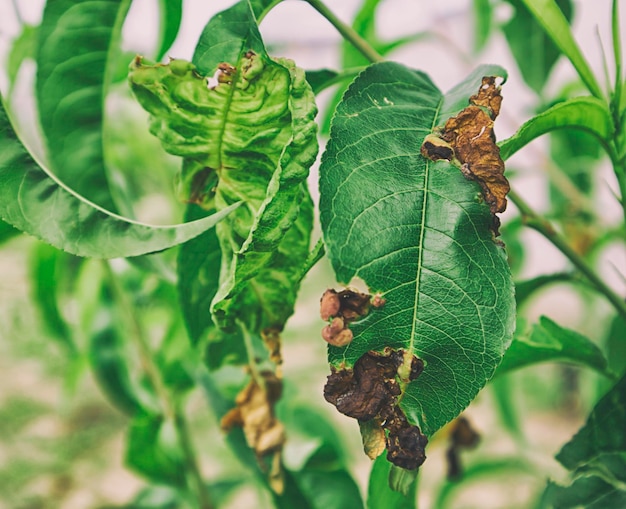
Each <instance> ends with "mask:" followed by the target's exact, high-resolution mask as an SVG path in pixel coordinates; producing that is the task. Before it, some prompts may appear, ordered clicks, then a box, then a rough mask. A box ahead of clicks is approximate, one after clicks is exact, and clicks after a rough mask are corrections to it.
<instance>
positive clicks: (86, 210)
mask: <svg viewBox="0 0 626 509" xmlns="http://www.w3.org/2000/svg"><path fill="white" fill-rule="evenodd" d="M234 208H236V206H235V207H230V208H228V209H225V210H223V211H221V212H220V213H217V214H214V215H212V216H210V217H207V218H205V219H201V220H199V221H195V222H192V223H185V224H179V225H174V226H151V225H147V224H143V223H139V222H137V221H132V220H130V219H127V218H124V217H122V216H118V215H117V214H113V213H112V212H108V211H107V210H105V209H102V208H100V207H99V206H97V205H95V204H93V203H91V202H89V201H87V200H86V199H85V198H83V197H82V196H79V195H78V194H76V193H75V192H73V191H71V190H70V189H68V188H67V187H66V186H65V185H64V184H62V183H61V182H59V181H58V180H57V179H56V177H54V176H53V175H52V174H50V173H49V172H48V171H47V170H46V169H44V168H43V167H41V166H39V165H38V164H37V163H36V162H35V160H34V159H33V158H32V157H31V156H30V154H29V153H28V151H27V150H26V149H25V148H24V146H23V145H22V143H21V142H20V141H19V139H18V138H17V135H16V134H15V131H14V130H13V127H12V126H11V123H10V121H9V118H8V116H7V112H6V110H5V108H4V105H2V110H1V111H0V217H1V218H2V219H3V220H4V221H6V222H7V223H9V224H11V225H13V226H15V227H16V228H18V229H19V230H22V231H24V232H26V233H28V234H30V235H33V236H35V237H37V238H39V239H41V240H43V241H44V242H47V243H48V244H51V245H53V246H55V247H56V248H58V249H61V250H63V251H67V252H68V253H71V254H75V255H77V256H87V257H93V258H119V257H126V256H139V255H142V254H147V253H153V252H156V251H162V250H164V249H168V248H170V247H172V246H175V245H177V244H181V243H183V242H186V241H187V240H189V239H191V238H193V237H195V236H197V235H199V234H201V233H202V232H204V231H206V230H207V229H209V228H211V227H213V226H214V225H215V224H216V223H217V222H218V221H220V220H221V219H222V218H224V217H225V216H226V215H228V213H229V212H230V211H231V210H233V209H234Z"/></svg>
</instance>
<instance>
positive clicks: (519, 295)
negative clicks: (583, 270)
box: [515, 272, 577, 309]
mask: <svg viewBox="0 0 626 509" xmlns="http://www.w3.org/2000/svg"><path fill="white" fill-rule="evenodd" d="M576 281H577V280H576V279H575V277H574V275H573V274H570V273H569V272H555V273H554V274H544V275H541V276H537V277H534V278H532V279H527V280H525V281H520V282H519V283H515V301H516V302H517V307H518V309H519V307H520V306H521V305H522V304H524V303H525V302H526V301H527V300H528V299H529V298H530V297H532V296H533V295H534V293H535V292H537V291H539V290H542V289H543V288H545V287H546V286H549V285H551V284H554V283H565V282H576Z"/></svg>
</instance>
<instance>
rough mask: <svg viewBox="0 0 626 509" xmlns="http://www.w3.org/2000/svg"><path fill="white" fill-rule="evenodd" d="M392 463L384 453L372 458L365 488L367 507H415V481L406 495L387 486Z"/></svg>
mask: <svg viewBox="0 0 626 509" xmlns="http://www.w3.org/2000/svg"><path fill="white" fill-rule="evenodd" d="M392 467H393V465H392V464H391V463H389V462H388V461H387V460H386V458H385V456H384V455H381V456H379V457H378V458H376V459H375V460H374V463H373V465H372V471H371V472H370V479H369V484H368V488H367V509H388V508H390V507H393V508H394V509H415V508H416V504H415V497H416V493H415V492H416V489H417V482H414V483H413V485H412V488H411V491H410V493H409V494H408V495H403V494H402V493H400V492H398V491H397V490H392V489H391V487H390V486H389V474H390V471H391V468H392Z"/></svg>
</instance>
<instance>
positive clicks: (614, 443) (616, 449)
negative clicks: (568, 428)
mask: <svg viewBox="0 0 626 509" xmlns="http://www.w3.org/2000/svg"><path fill="white" fill-rule="evenodd" d="M556 459H557V460H558V461H559V462H560V463H561V464H562V465H563V466H564V467H565V468H567V469H568V470H571V471H573V472H575V473H577V474H578V476H577V478H576V479H575V480H574V482H573V483H572V484H571V485H570V486H568V487H561V486H557V485H554V484H552V483H550V484H549V485H548V488H547V490H546V494H545V499H546V500H548V502H549V503H551V504H552V506H553V507H556V508H569V507H572V508H573V507H581V506H584V507H587V508H594V509H600V508H602V509H604V508H606V509H613V508H615V509H617V508H621V507H624V503H626V377H623V378H622V379H620V380H619V382H617V384H615V386H614V387H613V388H612V389H611V390H610V391H609V392H608V393H607V394H606V395H605V396H604V397H603V398H602V399H601V400H600V401H599V402H598V403H597V404H596V406H595V407H594V409H593V410H592V412H591V414H590V416H589V418H588V420H587V422H586V423H585V425H584V426H583V427H582V428H581V429H580V431H579V432H578V433H577V434H576V435H575V436H574V438H572V440H570V441H569V442H568V443H567V444H565V446H564V447H563V448H562V449H561V451H560V452H559V453H558V454H557V455H556Z"/></svg>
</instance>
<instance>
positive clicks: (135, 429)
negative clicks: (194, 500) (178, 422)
mask: <svg viewBox="0 0 626 509" xmlns="http://www.w3.org/2000/svg"><path fill="white" fill-rule="evenodd" d="M125 461H126V465H128V466H129V467H130V468H132V469H133V470H135V471H137V472H138V473H140V474H142V475H144V476H146V477H147V478H148V479H150V480H151V481H153V482H158V483H164V484H168V485H171V486H180V487H184V486H185V465H184V461H183V458H182V452H181V450H180V447H179V445H178V439H177V432H176V429H175V428H174V424H173V423H172V422H170V421H167V420H165V419H164V418H163V417H162V416H160V415H153V414H144V413H140V414H138V415H136V416H135V417H134V418H133V420H132V422H131V425H130V428H129V430H128V435H127V437H126V453H125Z"/></svg>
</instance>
